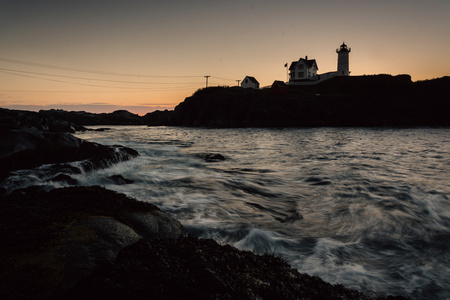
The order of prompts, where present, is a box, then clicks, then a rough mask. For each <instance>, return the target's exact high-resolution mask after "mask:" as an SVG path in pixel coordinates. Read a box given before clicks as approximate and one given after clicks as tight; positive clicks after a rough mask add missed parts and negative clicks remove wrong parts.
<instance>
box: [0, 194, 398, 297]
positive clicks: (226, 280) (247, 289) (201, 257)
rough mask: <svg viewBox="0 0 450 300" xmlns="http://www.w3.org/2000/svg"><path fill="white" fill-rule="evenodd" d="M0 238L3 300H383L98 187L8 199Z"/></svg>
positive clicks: (2, 207) (0, 203) (1, 209)
mask: <svg viewBox="0 0 450 300" xmlns="http://www.w3.org/2000/svg"><path fill="white" fill-rule="evenodd" d="M0 236H1V238H2V240H3V241H7V243H1V246H0V258H1V259H0V278H2V281H0V298H1V299H82V298H85V299H88V298H89V299H92V298H93V297H96V298H101V299H105V298H109V299H124V298H128V299H275V298H277V299H378V298H376V297H371V296H367V295H364V294H362V293H360V292H357V291H353V290H349V289H347V288H345V287H343V286H340V285H330V284H328V283H325V282H324V281H322V280H321V279H320V278H317V277H311V276H309V275H305V274H300V273H298V272H297V271H296V270H293V269H292V268H291V267H290V266H289V265H288V264H287V263H286V262H284V261H283V260H282V259H281V258H278V257H275V256H273V255H262V256H260V255H255V254H253V253H251V252H247V251H240V250H237V249H236V248H233V247H231V246H227V245H225V246H223V245H219V244H217V243H216V242H215V241H213V240H210V239H197V238H195V237H192V236H187V237H186V236H183V235H182V226H181V224H180V223H179V222H178V221H176V220H175V219H174V218H172V217H170V216H169V215H167V214H165V213H163V212H161V211H160V210H159V209H158V208H157V207H156V206H154V205H152V204H149V203H144V202H138V201H136V200H134V199H131V198H129V197H127V196H125V195H123V194H118V193H116V192H113V191H110V190H106V189H104V188H101V187H72V188H63V189H54V190H51V191H49V192H47V191H45V189H42V188H38V187H32V188H28V189H25V190H18V191H15V192H14V193H12V194H11V195H8V196H6V197H2V198H1V199H0ZM390 298H391V299H403V298H400V297H397V298H392V297H390Z"/></svg>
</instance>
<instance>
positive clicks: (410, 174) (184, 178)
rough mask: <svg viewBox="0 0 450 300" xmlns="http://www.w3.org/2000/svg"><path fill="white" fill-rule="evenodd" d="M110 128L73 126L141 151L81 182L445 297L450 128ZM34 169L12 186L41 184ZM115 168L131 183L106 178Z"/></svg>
mask: <svg viewBox="0 0 450 300" xmlns="http://www.w3.org/2000/svg"><path fill="white" fill-rule="evenodd" d="M110 128H111V130H109V131H103V132H97V131H95V132H94V131H87V132H83V133H78V134H77V136H78V137H80V138H83V139H86V140H89V141H95V142H99V143H102V144H111V145H112V144H120V145H124V146H128V147H131V148H133V149H135V150H137V151H138V152H139V153H140V156H139V157H138V158H136V159H133V160H131V161H127V162H123V163H120V164H117V165H114V166H112V167H110V168H108V169H104V170H98V171H95V172H92V173H87V174H84V173H83V174H80V175H74V176H72V177H74V178H75V179H77V180H79V182H80V184H82V185H93V184H97V185H101V186H105V187H106V188H109V189H112V190H116V191H118V192H122V193H125V194H127V195H129V196H131V197H134V198H136V199H138V200H140V201H147V202H151V203H153V204H156V205H157V206H159V207H160V208H161V209H162V210H163V211H166V212H169V213H171V214H173V215H174V216H175V217H176V218H177V219H178V220H180V222H181V223H182V224H183V225H184V227H185V231H186V232H187V233H190V234H193V235H196V236H199V237H205V238H213V239H215V240H216V241H218V242H219V243H222V244H230V245H233V246H235V247H237V248H239V249H244V250H250V251H254V252H256V253H273V254H275V255H280V256H282V257H283V258H284V259H285V260H286V261H287V262H288V263H289V264H291V266H292V267H293V268H295V269H298V271H300V272H302V273H307V274H310V275H316V276H320V277H321V278H323V279H324V280H325V281H327V282H330V283H339V284H343V285H345V286H347V287H349V288H353V289H356V290H360V291H363V292H365V293H368V294H376V295H379V296H387V295H389V294H391V295H403V296H407V297H410V298H412V299H450V199H449V197H450V129H435V128H419V129H417V128H416V129H386V128H369V129H367V128H305V129H255V128H248V129H205V128H180V127H146V126H137V127H136V126H133V127H132V126H117V127H110ZM207 153H213V154H221V155H223V156H224V157H225V160H217V161H205V160H204V159H203V158H202V157H204V155H205V154H207ZM32 173H33V172H32V171H31V173H30V174H29V175H28V176H29V177H28V179H27V180H25V181H24V180H23V178H25V177H26V176H23V174H22V181H21V183H20V184H21V185H30V184H44V181H45V179H43V178H42V176H35V177H33V176H32ZM115 174H121V175H122V176H123V177H125V178H127V179H131V180H134V183H132V184H126V185H117V184H114V183H113V182H112V181H111V180H110V179H108V177H109V176H111V175H115ZM7 184H9V185H14V184H15V183H14V181H10V182H9V183H7ZM20 184H17V185H18V186H19V185H20ZM55 185H58V184H57V183H55ZM59 185H61V183H59Z"/></svg>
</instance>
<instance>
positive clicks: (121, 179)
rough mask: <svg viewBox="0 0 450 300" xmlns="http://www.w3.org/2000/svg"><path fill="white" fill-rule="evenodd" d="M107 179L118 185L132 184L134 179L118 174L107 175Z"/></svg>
mask: <svg viewBox="0 0 450 300" xmlns="http://www.w3.org/2000/svg"><path fill="white" fill-rule="evenodd" d="M108 179H110V180H111V181H112V182H114V183H115V184H118V185H122V184H132V183H133V182H134V180H131V179H126V178H124V177H123V176H122V175H119V174H116V175H112V176H109V177H108Z"/></svg>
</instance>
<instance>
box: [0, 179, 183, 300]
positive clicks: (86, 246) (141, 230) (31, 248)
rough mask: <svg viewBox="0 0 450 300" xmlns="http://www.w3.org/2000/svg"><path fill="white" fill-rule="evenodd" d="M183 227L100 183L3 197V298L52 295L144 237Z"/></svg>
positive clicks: (172, 233) (171, 234)
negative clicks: (92, 185)
mask: <svg viewBox="0 0 450 300" xmlns="http://www.w3.org/2000/svg"><path fill="white" fill-rule="evenodd" d="M147 227H148V228H147ZM182 232H183V227H182V225H181V224H180V223H179V222H178V221H177V220H175V219H174V218H172V217H171V216H169V215H167V214H165V213H163V212H161V211H160V210H159V209H158V208H157V207H156V206H154V205H152V204H149V203H144V202H138V201H136V200H134V199H131V198H128V197H127V196H125V195H123V194H118V193H116V192H113V191H110V190H106V189H104V188H100V187H72V188H64V189H54V190H52V191H50V192H45V191H43V190H41V189H39V188H29V189H25V190H18V191H15V192H13V193H12V194H11V195H8V196H5V197H2V198H1V200H0V237H1V239H2V241H3V242H2V243H0V258H1V259H0V278H2V281H1V282H0V298H1V299H17V298H33V299H42V298H46V297H47V296H49V295H51V294H53V293H55V291H57V290H65V289H68V288H71V287H72V286H74V285H75V284H76V283H77V282H78V281H79V280H80V279H81V278H84V277H85V276H87V275H89V274H90V273H91V272H92V271H93V270H94V269H96V268H97V267H98V266H99V265H101V264H104V263H106V262H113V261H114V260H115V258H116V256H117V254H118V253H119V251H120V250H121V249H123V248H124V247H127V246H129V245H132V244H134V243H135V242H137V241H138V240H140V239H141V238H144V237H145V238H153V239H167V238H173V239H176V238H179V237H181V235H182Z"/></svg>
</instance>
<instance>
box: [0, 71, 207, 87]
mask: <svg viewBox="0 0 450 300" xmlns="http://www.w3.org/2000/svg"><path fill="white" fill-rule="evenodd" d="M0 70H3V71H10V72H18V73H27V74H34V75H44V76H53V77H61V78H71V79H82V80H90V81H104V82H118V83H132V84H186V82H181V83H180V82H144V81H126V80H110V79H95V78H88V77H77V76H66V75H55V74H48V73H40V72H30V71H21V70H13V69H5V68H0ZM4 73H7V72H4ZM187 83H193V84H194V83H195V84H198V82H187Z"/></svg>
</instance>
